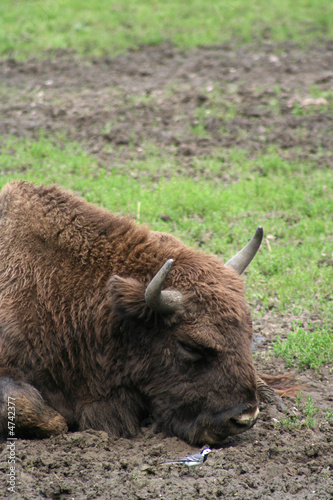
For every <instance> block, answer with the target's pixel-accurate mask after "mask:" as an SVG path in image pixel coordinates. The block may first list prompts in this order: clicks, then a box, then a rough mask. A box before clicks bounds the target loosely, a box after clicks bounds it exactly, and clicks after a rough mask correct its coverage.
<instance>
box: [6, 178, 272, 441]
mask: <svg viewBox="0 0 333 500" xmlns="http://www.w3.org/2000/svg"><path fill="white" fill-rule="evenodd" d="M262 234H263V232H262V229H261V228H258V229H257V231H256V234H255V236H254V237H253V238H252V240H251V241H250V242H249V243H248V244H247V245H246V247H245V248H244V249H243V250H241V251H240V252H239V253H238V254H237V255H236V256H235V257H234V258H232V259H231V260H230V261H229V262H227V263H226V264H223V263H222V262H221V261H220V260H219V259H218V258H216V257H214V256H209V255H206V254H204V253H201V252H199V251H196V250H194V249H191V248H189V247H187V246H185V245H184V244H183V243H181V242H180V241H179V240H178V239H177V238H175V237H173V236H171V235H169V234H165V233H159V232H152V231H149V230H148V229H147V228H146V227H145V226H139V225H137V224H135V223H134V221H132V220H131V219H129V218H126V217H120V216H117V215H114V214H111V213H109V212H107V211H104V210H102V209H100V208H98V207H95V206H93V205H90V204H89V203H87V202H86V201H84V200H82V199H80V198H78V197H76V196H75V195H74V194H72V193H69V192H66V191H63V190H61V189H59V188H57V187H55V186H51V187H45V186H34V185H33V184H30V183H25V182H13V183H10V184H8V185H6V186H5V187H4V188H3V190H2V191H1V193H0V376H1V378H0V405H1V409H0V427H1V432H2V434H3V435H6V433H7V430H8V429H7V418H6V417H7V402H8V398H12V399H11V401H13V400H14V401H15V409H16V415H15V435H16V436H17V437H19V436H23V437H26V436H29V437H47V436H51V435H54V434H58V433H61V432H66V430H67V429H68V430H83V429H87V428H94V429H100V430H104V431H106V432H108V433H110V434H113V435H117V436H125V437H131V436H134V435H135V434H136V433H137V432H138V430H139V429H140V426H141V424H142V422H143V420H145V419H147V418H148V417H149V418H152V419H153V420H154V421H155V422H156V424H157V428H158V429H159V430H162V431H163V432H165V433H166V434H168V435H176V436H178V437H180V438H182V439H184V440H186V441H188V442H189V443H191V444H198V445H201V444H204V443H208V444H211V445H216V444H219V443H221V442H222V441H223V440H224V439H225V438H226V437H227V436H230V435H235V434H238V433H241V432H244V431H246V430H247V429H249V428H250V427H252V426H253V424H254V423H255V421H256V419H257V416H258V390H257V377H256V373H255V369H254V366H253V362H252V358H251V354H250V345H251V339H252V322H251V315H250V312H249V309H248V306H247V304H246V302H245V299H244V289H243V281H242V278H241V277H240V276H239V275H240V274H241V273H242V272H243V271H244V269H245V268H246V267H247V266H248V265H249V263H250V261H251V260H252V258H253V257H254V255H255V253H256V252H257V250H258V248H259V246H260V243H261V240H262Z"/></svg>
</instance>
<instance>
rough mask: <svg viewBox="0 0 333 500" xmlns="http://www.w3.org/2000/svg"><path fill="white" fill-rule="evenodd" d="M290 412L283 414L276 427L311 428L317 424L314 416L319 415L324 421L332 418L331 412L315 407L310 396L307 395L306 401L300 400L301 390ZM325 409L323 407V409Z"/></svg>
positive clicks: (291, 428) (290, 428) (288, 428)
mask: <svg viewBox="0 0 333 500" xmlns="http://www.w3.org/2000/svg"><path fill="white" fill-rule="evenodd" d="M291 411H292V413H288V412H287V414H286V415H283V416H282V417H281V418H280V420H279V421H278V422H277V423H276V427H277V428H285V429H287V430H289V431H290V430H297V429H302V428H304V427H305V428H308V429H313V428H314V427H315V426H316V425H317V420H316V419H315V418H314V417H315V416H316V415H317V416H319V413H321V414H322V415H320V416H321V417H322V418H323V419H324V420H325V421H328V422H330V421H331V420H332V415H331V412H329V411H326V412H325V413H323V412H322V411H321V410H320V409H319V408H316V407H315V405H314V403H313V401H312V398H311V397H310V396H307V398H306V401H304V402H303V401H302V391H300V393H299V394H298V396H297V397H296V406H295V407H294V408H293V409H292V410H291ZM324 411H325V409H324Z"/></svg>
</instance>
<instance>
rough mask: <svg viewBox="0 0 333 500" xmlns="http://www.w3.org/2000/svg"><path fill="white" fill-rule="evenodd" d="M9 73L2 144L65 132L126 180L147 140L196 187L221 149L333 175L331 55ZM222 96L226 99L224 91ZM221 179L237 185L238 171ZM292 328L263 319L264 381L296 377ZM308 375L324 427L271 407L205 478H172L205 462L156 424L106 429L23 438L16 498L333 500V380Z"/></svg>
mask: <svg viewBox="0 0 333 500" xmlns="http://www.w3.org/2000/svg"><path fill="white" fill-rule="evenodd" d="M0 74H1V77H0V78H1V81H2V82H3V84H4V86H3V87H2V92H4V90H3V89H4V88H6V89H7V91H6V99H3V100H2V102H1V103H0V109H1V121H0V135H7V134H14V135H16V136H18V137H33V138H38V136H39V130H40V129H44V130H45V131H46V133H47V134H48V133H49V134H55V133H57V132H59V133H65V134H66V136H67V137H70V138H72V139H75V140H77V141H80V142H81V143H82V147H84V148H86V150H87V151H88V152H89V153H92V154H93V155H95V156H96V157H97V158H98V159H99V163H100V165H102V166H104V167H105V168H108V165H109V164H110V162H111V159H112V160H113V162H114V165H115V166H116V167H117V168H119V169H129V167H128V166H124V163H125V160H126V161H127V160H128V159H131V158H132V159H135V158H138V159H143V160H144V159H145V155H146V154H147V151H146V150H145V148H142V147H141V145H142V143H143V142H145V143H147V142H151V143H154V144H158V147H159V150H160V151H162V152H163V151H165V152H166V153H168V152H172V153H173V154H174V153H176V154H177V156H178V157H179V158H180V160H181V161H180V162H179V164H180V166H179V172H181V173H182V174H185V175H191V176H192V177H195V176H199V175H202V176H207V177H209V176H210V175H211V174H210V173H208V172H205V171H200V170H198V168H197V167H195V165H194V162H193V159H194V158H196V159H200V157H203V156H205V155H206V154H208V153H211V152H212V151H214V150H215V149H217V148H221V146H222V147H225V148H228V147H234V146H237V145H238V146H240V145H242V146H243V147H245V148H247V149H248V150H249V151H252V152H253V153H255V152H256V151H259V150H265V148H267V146H268V145H275V146H276V147H277V148H278V149H279V151H280V154H281V156H282V157H285V158H292V159H295V158H307V159H308V158H311V157H315V159H316V162H317V164H318V165H319V166H320V161H325V162H326V163H327V162H330V163H331V164H332V168H333V156H332V150H333V133H332V132H333V130H332V129H333V117H332V114H329V113H328V112H327V111H323V108H322V104H323V101H320V100H318V98H316V97H314V96H313V95H310V91H309V89H311V88H314V87H315V88H317V89H320V90H321V91H322V92H325V91H330V90H332V84H333V45H332V44H329V43H327V44H325V43H323V44H321V45H313V46H311V47H308V48H307V49H306V50H301V49H299V48H296V47H293V46H291V45H288V44H285V45H280V46H276V45H272V44H269V43H267V44H265V45H263V46H260V47H258V46H251V47H245V48H244V47H243V48H242V49H235V48H233V47H232V46H216V47H215V46H214V47H210V48H200V49H197V50H193V51H191V52H183V51H181V50H178V49H175V48H174V47H172V46H169V45H165V46H160V47H144V48H141V49H140V50H138V51H136V52H132V53H129V54H128V55H126V56H121V57H118V58H115V59H112V58H104V59H101V60H79V59H78V58H76V57H74V56H73V55H71V54H69V53H57V54H52V56H50V58H48V59H46V60H44V61H39V60H35V59H30V60H28V61H25V62H17V61H15V60H13V59H9V60H8V59H7V60H3V61H0ZM217 85H219V86H220V90H221V89H223V90H224V92H225V94H224V92H221V91H220V92H219V93H216V92H215V90H216V88H217ZM8 88H9V89H10V92H8ZM213 99H215V100H216V102H217V107H219V108H220V111H221V112H220V114H219V113H216V115H214V116H209V115H207V116H206V115H204V113H203V115H204V119H202V121H200V120H201V118H200V116H199V118H198V113H197V110H198V107H200V106H201V107H202V109H205V106H207V104H208V103H209V101H210V100H213ZM311 99H312V101H311ZM316 99H317V100H316ZM297 106H299V109H300V112H299V113H295V109H296V107H297ZM228 113H229V114H228ZM227 115H228V116H227ZM202 123H203V128H204V130H205V131H206V133H204V134H194V133H193V127H194V128H195V127H196V126H197V125H200V124H202ZM318 152H321V154H320V155H319V154H318ZM162 170H163V169H162ZM162 170H161V172H162ZM161 175H162V174H161ZM163 175H167V172H165V171H163ZM220 180H223V181H224V182H233V181H236V180H237V179H232V178H230V176H229V175H228V172H227V170H226V171H225V172H224V173H223V176H222V179H221V177H220ZM293 319H294V318H293V317H292V315H291V314H290V315H289V314H287V315H286V316H283V317H282V316H279V315H278V314H277V313H275V312H273V311H267V312H265V313H264V315H263V316H262V317H261V318H260V319H257V320H256V321H255V324H254V326H255V335H256V339H257V340H258V342H257V345H256V346H255V352H257V353H258V354H257V356H256V365H257V368H258V369H259V370H260V371H262V372H264V373H267V374H278V373H285V372H287V371H288V370H287V369H286V367H285V366H284V363H283V361H282V360H280V359H278V358H276V357H274V356H270V355H269V353H270V351H271V350H272V347H271V346H272V341H273V340H274V338H275V337H276V335H282V336H285V335H287V333H288V332H289V330H290V327H291V324H292V321H293ZM298 319H299V317H298ZM301 319H302V320H303V323H304V325H305V326H306V324H307V322H308V321H309V320H311V321H315V320H316V319H318V320H320V318H315V317H312V316H311V313H304V318H301ZM296 376H297V378H298V382H299V383H301V384H304V386H305V388H304V391H303V392H304V394H305V395H310V396H311V398H312V401H313V404H314V406H315V407H316V408H320V409H321V411H320V412H318V413H316V414H315V415H314V417H313V418H314V419H315V420H316V423H315V424H314V425H313V427H312V428H310V427H309V426H302V427H301V428H298V427H297V426H294V428H291V429H289V428H287V426H283V425H282V426H281V425H278V424H277V422H278V421H279V420H280V419H281V418H282V417H283V416H284V417H285V418H286V415H287V416H288V415H289V417H288V418H289V420H292V419H293V418H294V420H296V421H297V422H298V423H299V422H301V421H304V420H305V419H306V415H305V413H304V411H303V410H302V409H297V408H296V407H295V404H296V403H295V399H289V398H286V400H285V403H286V406H287V412H286V414H284V415H283V414H282V413H281V412H280V411H279V410H278V409H277V408H275V407H273V406H268V405H264V404H263V405H262V408H261V413H260V416H259V420H258V422H257V424H256V426H255V427H254V428H253V429H251V430H250V431H248V432H247V433H245V434H243V435H240V436H238V437H235V438H229V439H228V440H226V442H225V443H224V444H223V446H222V447H221V448H219V449H216V450H214V453H212V454H211V455H209V457H208V460H207V462H206V463H205V464H204V465H203V466H202V467H199V468H187V467H180V466H176V465H163V466H162V465H161V462H163V461H165V460H169V459H172V458H175V457H179V456H183V455H185V454H188V453H193V452H195V451H197V450H196V449H194V448H193V447H191V446H189V445H187V444H186V443H184V442H182V441H180V440H179V439H177V438H175V437H165V436H163V435H161V434H156V433H155V432H154V428H153V426H150V427H146V428H143V429H142V433H141V434H140V435H139V436H138V437H137V438H136V439H132V440H126V439H115V438H113V437H110V436H108V435H106V434H105V433H104V432H97V431H86V432H77V433H72V434H68V435H64V436H60V437H59V436H58V437H54V438H51V439H47V440H43V441H25V440H18V441H17V442H16V458H17V463H16V467H17V492H16V493H14V494H11V498H13V499H29V500H31V499H40V498H45V499H54V500H55V499H58V500H65V499H66V500H67V499H68V500H70V499H75V500H85V499H89V500H90V499H95V498H102V499H123V498H126V499H129V500H131V499H138V500H139V499H158V498H161V499H166V500H175V499H189V500H195V499H217V498H227V499H229V498H230V499H231V498H232V499H239V500H240V499H246V500H247V499H249V500H250V499H276V500H277V499H313V500H319V499H320V500H327V499H332V498H333V477H332V471H333V422H332V420H331V422H330V421H329V420H328V419H327V418H325V411H326V410H325V409H330V410H331V411H332V410H333V373H330V371H329V369H328V368H325V369H322V370H321V372H320V373H318V374H316V373H314V372H312V371H310V370H309V371H303V372H300V373H299V372H297V371H296ZM0 447H1V448H0V449H1V450H2V451H1V459H2V462H1V466H0V467H1V469H0V475H1V476H3V482H2V485H5V486H4V489H3V492H5V487H6V474H7V473H8V464H7V463H6V461H7V455H8V450H7V448H6V443H4V444H1V445H0ZM1 488H2V486H1ZM0 496H1V497H3V493H0Z"/></svg>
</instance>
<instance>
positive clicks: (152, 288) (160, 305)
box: [145, 259, 183, 314]
mask: <svg viewBox="0 0 333 500" xmlns="http://www.w3.org/2000/svg"><path fill="white" fill-rule="evenodd" d="M172 266H173V259H169V260H167V261H166V263H165V264H164V266H163V267H162V268H161V269H160V270H159V271H158V273H157V274H156V275H155V276H154V278H153V279H152V280H151V282H150V283H149V285H148V286H147V288H146V292H145V299H146V302H147V304H148V305H149V307H150V308H151V309H153V310H154V311H156V312H159V313H161V314H170V313H173V312H176V311H177V310H178V309H179V308H180V307H181V305H182V303H183V295H182V294H181V293H180V292H177V291H176V290H163V291H162V287H163V285H164V282H165V280H166V279H167V277H168V274H169V272H170V271H171V269H172Z"/></svg>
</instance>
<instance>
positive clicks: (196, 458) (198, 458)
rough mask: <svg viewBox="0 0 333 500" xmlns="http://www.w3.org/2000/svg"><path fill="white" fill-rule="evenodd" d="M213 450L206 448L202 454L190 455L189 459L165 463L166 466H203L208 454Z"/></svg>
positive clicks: (184, 458)
mask: <svg viewBox="0 0 333 500" xmlns="http://www.w3.org/2000/svg"><path fill="white" fill-rule="evenodd" d="M211 451H212V450H211V449H210V448H204V449H203V450H202V451H201V452H200V453H195V454H194V455H189V456H188V457H183V458H178V460H170V461H168V462H163V463H164V464H185V465H188V466H191V465H201V464H203V463H204V462H206V460H207V457H208V454H209V453H210V452H211Z"/></svg>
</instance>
